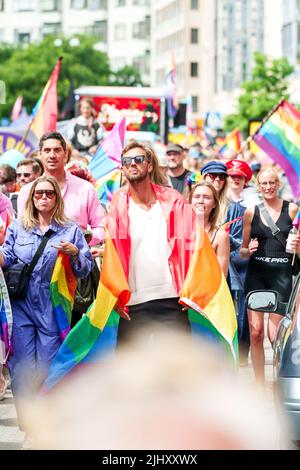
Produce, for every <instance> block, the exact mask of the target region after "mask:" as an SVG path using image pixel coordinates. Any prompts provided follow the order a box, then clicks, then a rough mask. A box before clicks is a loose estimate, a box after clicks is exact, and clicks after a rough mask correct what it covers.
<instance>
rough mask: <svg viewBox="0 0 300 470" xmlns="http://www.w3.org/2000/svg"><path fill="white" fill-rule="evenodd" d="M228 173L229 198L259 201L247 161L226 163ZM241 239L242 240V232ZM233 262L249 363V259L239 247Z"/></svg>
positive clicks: (243, 361)
mask: <svg viewBox="0 0 300 470" xmlns="http://www.w3.org/2000/svg"><path fill="white" fill-rule="evenodd" d="M226 167H227V173H228V192H227V195H228V198H229V199H230V200H231V201H234V202H238V203H240V204H241V205H242V206H243V207H245V208H247V207H250V206H251V205H252V206H254V205H255V204H258V203H259V198H258V193H257V191H256V190H255V189H254V188H253V189H252V188H250V187H249V190H250V192H252V195H251V194H247V190H248V183H249V181H250V180H251V177H252V170H251V168H250V166H249V165H248V163H247V162H245V161H243V160H238V159H233V160H229V161H228V162H227V163H226ZM240 235H241V241H242V232H241V233H240ZM230 264H231V295H232V297H233V299H234V301H235V304H236V306H237V310H238V315H237V319H238V339H239V351H240V365H247V364H248V355H249V349H250V332H249V322H248V317H247V309H246V302H245V300H246V299H245V292H244V283H245V277H246V270H247V265H248V260H246V259H243V258H241V256H240V252H239V248H237V249H235V250H233V251H231V253H230Z"/></svg>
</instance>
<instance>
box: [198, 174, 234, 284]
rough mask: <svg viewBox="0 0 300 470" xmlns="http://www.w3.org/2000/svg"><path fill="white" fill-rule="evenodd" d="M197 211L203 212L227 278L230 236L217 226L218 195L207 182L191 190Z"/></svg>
mask: <svg viewBox="0 0 300 470" xmlns="http://www.w3.org/2000/svg"><path fill="white" fill-rule="evenodd" d="M189 202H190V203H191V204H192V207H193V209H194V210H195V211H199V210H202V211H203V221H204V229H205V231H206V233H207V234H208V236H209V238H210V241H211V244H212V246H213V248H214V250H215V253H216V255H217V258H218V261H219V264H220V266H221V268H222V270H223V272H224V275H225V276H227V273H228V267H229V253H230V245H229V235H228V233H227V232H225V230H222V229H220V226H218V225H217V221H218V218H219V212H220V204H219V200H218V194H217V191H216V190H215V188H214V186H213V185H212V184H210V183H208V182H207V181H201V182H200V183H196V184H195V185H194V186H193V187H192V190H191V195H190V200H189Z"/></svg>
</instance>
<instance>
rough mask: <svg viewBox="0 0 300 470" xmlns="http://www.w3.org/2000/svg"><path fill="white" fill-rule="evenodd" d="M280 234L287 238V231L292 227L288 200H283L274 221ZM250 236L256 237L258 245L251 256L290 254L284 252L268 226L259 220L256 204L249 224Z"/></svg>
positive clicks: (276, 256)
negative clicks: (278, 214)
mask: <svg viewBox="0 0 300 470" xmlns="http://www.w3.org/2000/svg"><path fill="white" fill-rule="evenodd" d="M275 223H276V225H277V227H278V228H279V229H280V231H281V233H282V235H283V236H284V237H285V239H287V237H288V234H289V231H290V230H291V228H292V219H291V218H290V216H289V202H288V201H283V203H282V208H281V213H280V216H279V219H278V220H277V221H276V222H275ZM251 238H257V240H258V242H259V245H258V249H257V251H256V252H255V253H253V257H254V258H257V257H258V256H272V257H273V258H280V257H282V256H288V257H289V256H290V255H289V254H288V253H286V252H285V248H284V247H283V245H282V243H280V241H279V240H277V238H275V237H274V235H272V231H271V229H270V227H267V226H266V225H265V224H264V223H263V222H262V220H261V217H260V211H259V208H258V206H255V209H254V217H253V220H252V224H251Z"/></svg>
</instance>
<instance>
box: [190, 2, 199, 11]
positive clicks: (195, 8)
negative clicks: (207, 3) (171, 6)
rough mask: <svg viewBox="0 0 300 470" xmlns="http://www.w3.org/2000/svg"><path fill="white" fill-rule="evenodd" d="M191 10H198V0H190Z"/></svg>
mask: <svg viewBox="0 0 300 470" xmlns="http://www.w3.org/2000/svg"><path fill="white" fill-rule="evenodd" d="M191 10H198V0H191Z"/></svg>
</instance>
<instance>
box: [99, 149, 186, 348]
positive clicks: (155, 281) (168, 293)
mask: <svg viewBox="0 0 300 470" xmlns="http://www.w3.org/2000/svg"><path fill="white" fill-rule="evenodd" d="M121 163H122V171H123V174H124V175H125V177H126V180H127V185H126V186H125V187H123V188H121V189H120V190H119V191H118V192H117V193H116V194H115V196H114V198H113V201H112V206H111V211H110V214H109V216H108V221H107V223H108V226H109V227H117V228H116V231H115V233H116V235H115V240H116V241H115V243H116V245H117V246H118V250H119V256H120V259H121V260H122V265H123V269H124V272H125V275H126V277H127V280H128V285H129V289H130V292H131V297H130V300H129V302H128V304H127V306H126V307H125V309H123V310H121V309H120V308H118V307H115V310H117V311H118V313H119V315H120V316H121V319H120V324H119V331H118V345H120V344H123V343H124V340H125V339H126V340H127V338H128V336H130V335H131V334H133V333H135V332H137V331H140V330H141V329H142V331H143V330H144V331H145V332H146V335H147V336H146V339H147V340H149V337H152V338H155V327H156V325H157V324H160V325H161V324H164V326H165V327H167V328H171V329H173V328H174V327H176V326H177V327H178V328H180V330H181V331H185V332H187V333H188V334H189V333H190V326H189V321H188V316H187V311H186V309H183V308H182V306H181V305H180V304H179V303H178V300H179V292H180V289H181V287H182V282H183V280H184V277H185V274H186V273H185V270H186V268H187V266H188V263H189V256H190V253H191V251H190V250H191V247H190V246H189V247H188V246H186V245H188V244H189V243H186V241H187V240H190V239H191V238H192V226H193V221H194V216H193V211H192V210H189V209H190V206H189V204H188V203H187V201H186V200H185V198H184V197H183V196H181V194H179V193H178V192H177V191H175V190H174V189H172V188H168V187H165V186H161V185H158V184H155V183H154V182H156V181H158V180H159V171H160V170H159V164H158V160H157V157H156V155H155V152H154V151H153V149H152V148H151V147H150V146H148V145H145V144H142V143H138V142H131V143H130V144H128V145H127V146H126V147H125V148H124V150H123V152H122V156H121ZM120 231H122V233H121V232H120ZM184 232H185V234H184ZM186 234H188V235H186ZM179 252H180V253H181V258H182V259H183V258H185V262H182V263H179V262H176V261H175V258H176V257H177V258H176V259H178V253H179ZM126 320H131V321H126ZM141 327H142V328H141Z"/></svg>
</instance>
